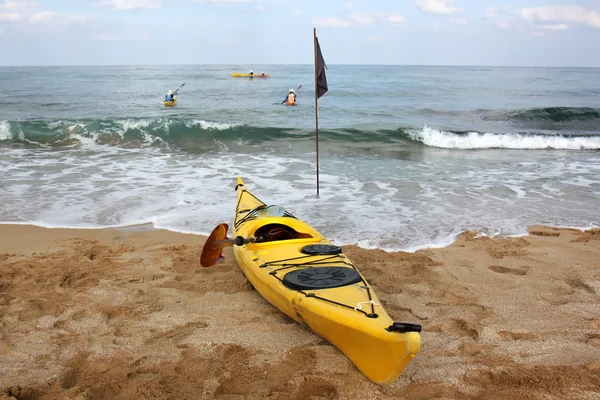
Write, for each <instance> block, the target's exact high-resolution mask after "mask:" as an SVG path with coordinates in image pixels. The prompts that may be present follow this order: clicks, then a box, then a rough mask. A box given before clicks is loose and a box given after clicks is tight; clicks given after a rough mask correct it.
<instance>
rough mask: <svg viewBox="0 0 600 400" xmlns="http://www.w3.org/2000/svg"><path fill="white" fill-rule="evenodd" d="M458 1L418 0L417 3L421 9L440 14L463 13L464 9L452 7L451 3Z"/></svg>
mask: <svg viewBox="0 0 600 400" xmlns="http://www.w3.org/2000/svg"><path fill="white" fill-rule="evenodd" d="M454 3H456V0H416V1H415V5H416V6H417V7H418V8H420V9H421V11H424V12H428V13H432V14H440V15H452V14H462V13H464V11H463V10H461V9H460V8H456V7H452V6H451V4H454Z"/></svg>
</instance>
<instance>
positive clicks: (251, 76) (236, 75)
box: [231, 72, 271, 78]
mask: <svg viewBox="0 0 600 400" xmlns="http://www.w3.org/2000/svg"><path fill="white" fill-rule="evenodd" d="M231 76H235V77H238V76H244V77H250V78H267V77H269V76H271V75H270V74H252V75H250V74H238V73H237V72H232V73H231Z"/></svg>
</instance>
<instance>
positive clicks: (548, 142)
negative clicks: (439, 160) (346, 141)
mask: <svg viewBox="0 0 600 400" xmlns="http://www.w3.org/2000/svg"><path fill="white" fill-rule="evenodd" d="M409 136H410V137H411V138H412V139H413V140H418V141H420V142H422V143H423V144H425V145H427V146H431V147H440V148H445V149H523V150H526V149H527V150H533V149H563V150H580V149H581V150H583V149H588V150H596V149H600V137H598V136H593V137H584V136H583V137H582V136H577V137H565V136H559V135H556V136H552V135H529V134H509V133H506V134H494V133H479V132H468V133H466V134H456V133H453V132H446V131H443V130H439V129H434V128H430V127H429V126H427V125H425V126H424V127H423V129H422V130H420V131H416V132H410V133H409Z"/></svg>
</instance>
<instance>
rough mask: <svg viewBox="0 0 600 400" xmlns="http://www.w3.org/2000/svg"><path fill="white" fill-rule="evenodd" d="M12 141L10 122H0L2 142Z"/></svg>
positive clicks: (0, 138)
mask: <svg viewBox="0 0 600 400" xmlns="http://www.w3.org/2000/svg"><path fill="white" fill-rule="evenodd" d="M10 139H12V133H11V132H10V124H9V123H8V121H0V140H10Z"/></svg>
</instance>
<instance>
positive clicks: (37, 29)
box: [0, 0, 88, 37]
mask: <svg viewBox="0 0 600 400" xmlns="http://www.w3.org/2000/svg"><path fill="white" fill-rule="evenodd" d="M87 20H88V17H87V16H85V15H77V14H61V13H58V12H56V11H51V10H40V9H39V5H38V3H35V2H32V1H28V0H24V1H5V2H4V3H0V22H8V23H10V25H8V26H7V27H5V28H6V29H4V31H5V32H8V33H12V34H14V35H17V36H39V37H45V36H47V35H48V34H65V33H67V32H68V31H69V29H70V27H71V26H73V25H74V24H80V23H82V22H85V21H87Z"/></svg>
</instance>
